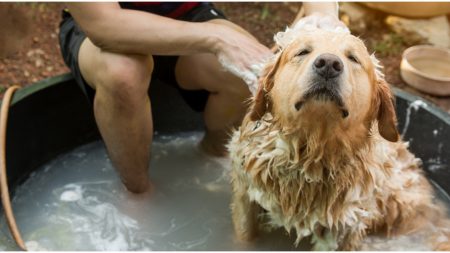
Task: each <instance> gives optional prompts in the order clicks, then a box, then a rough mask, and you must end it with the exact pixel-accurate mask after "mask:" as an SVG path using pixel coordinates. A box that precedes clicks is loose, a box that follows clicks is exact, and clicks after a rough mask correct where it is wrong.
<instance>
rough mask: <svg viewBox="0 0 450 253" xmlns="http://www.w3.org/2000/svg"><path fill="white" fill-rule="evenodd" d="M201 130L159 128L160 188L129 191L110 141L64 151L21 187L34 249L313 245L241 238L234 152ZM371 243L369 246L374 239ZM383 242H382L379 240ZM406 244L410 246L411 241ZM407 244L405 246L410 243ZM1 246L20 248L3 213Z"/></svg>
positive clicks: (155, 171)
mask: <svg viewBox="0 0 450 253" xmlns="http://www.w3.org/2000/svg"><path fill="white" fill-rule="evenodd" d="M200 138H201V133H198V132H194V133H192V132H191V133H183V134H181V135H177V136H173V135H172V136H168V135H161V136H159V135H157V136H155V140H154V143H153V146H152V161H151V166H150V176H151V178H152V180H153V183H154V185H155V191H154V192H153V193H152V194H150V195H148V194H147V195H139V196H138V195H133V194H130V193H129V192H127V191H126V190H125V188H124V187H123V185H122V184H121V182H120V180H119V178H118V176H117V173H116V172H115V170H114V168H113V167H112V165H111V162H110V160H109V159H108V156H107V154H106V150H105V148H104V145H103V143H101V142H94V143H91V144H88V145H85V146H82V147H79V148H77V149H75V150H73V151H72V152H69V153H67V154H64V155H62V156H60V157H57V158H56V159H54V160H53V161H51V162H49V163H48V164H46V165H44V166H42V168H41V169H40V170H37V171H36V173H33V174H32V176H31V177H30V178H29V179H28V180H27V181H26V182H25V183H24V184H22V185H21V186H19V187H18V188H17V189H16V194H15V197H14V199H13V208H14V211H15V215H16V219H17V222H18V225H19V228H20V230H21V232H22V236H23V237H24V240H25V242H26V245H27V247H28V248H29V249H30V250H35V251H41V250H102V251H103V250H107V251H116V250H129V251H133V250H294V249H297V250H307V249H309V247H310V246H309V244H308V242H307V241H305V243H301V244H300V245H299V248H295V247H294V245H293V243H294V241H295V238H294V237H295V236H293V235H291V236H289V235H287V234H286V232H284V231H283V230H274V231H271V232H264V233H261V234H260V236H259V238H258V239H257V240H255V241H254V242H251V243H240V242H238V241H237V240H236V239H235V237H234V233H233V229H232V223H231V217H230V207H229V203H230V197H231V194H230V191H231V186H230V183H229V170H230V167H229V166H230V161H229V160H228V159H224V158H221V159H216V158H212V157H209V156H207V155H205V154H204V153H203V152H202V151H201V150H200V149H199V148H198V142H199V140H200ZM405 240H407V239H406V238H403V237H402V238H399V239H397V240H394V241H392V240H391V241H389V240H387V239H385V238H380V239H378V238H369V239H367V240H366V244H365V245H366V246H365V249H368V250H370V249H374V250H376V249H379V248H380V247H381V246H379V245H384V244H386V245H390V246H389V247H391V248H386V250H391V249H417V250H419V249H422V248H421V246H420V245H417V247H415V246H414V247H413V248H410V247H409V246H410V245H415V244H413V243H414V242H416V241H417V238H414V237H412V239H410V240H411V241H405ZM367 244H368V246H367ZM377 245H378V246H377ZM405 245H408V248H406V246H405ZM402 247H404V248H402ZM0 250H17V248H16V247H15V245H14V243H13V241H12V239H11V237H10V236H9V233H8V228H7V225H6V222H5V219H4V217H1V218H0Z"/></svg>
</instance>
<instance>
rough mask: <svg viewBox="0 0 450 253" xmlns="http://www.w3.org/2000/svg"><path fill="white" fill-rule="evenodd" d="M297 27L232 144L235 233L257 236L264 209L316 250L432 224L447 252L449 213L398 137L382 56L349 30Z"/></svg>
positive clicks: (434, 237) (348, 246)
mask: <svg viewBox="0 0 450 253" xmlns="http://www.w3.org/2000/svg"><path fill="white" fill-rule="evenodd" d="M288 33H290V34H288ZM296 34H298V36H297V35H296ZM296 34H294V33H292V32H289V31H288V32H286V34H282V35H283V36H284V37H283V38H282V42H283V43H279V45H281V48H280V50H279V52H278V53H277V55H276V57H275V58H274V59H273V61H271V62H270V63H269V64H267V66H266V69H265V70H264V74H263V75H262V78H261V81H260V84H259V88H258V91H257V93H256V95H255V97H254V98H253V99H252V101H251V106H250V110H249V112H248V113H247V115H246V116H245V118H244V121H243V123H242V125H241V127H240V128H239V129H238V130H236V131H234V133H233V135H232V139H231V141H230V143H229V146H228V149H229V152H230V156H231V159H232V172H231V173H232V174H231V175H232V185H233V198H232V205H231V208H232V217H233V223H234V228H235V232H236V234H237V236H238V237H239V238H240V239H243V240H250V239H252V238H253V237H254V236H255V235H256V232H257V228H258V221H259V220H260V219H259V218H260V217H261V216H262V217H265V218H266V219H268V222H269V224H270V225H272V226H275V227H284V228H285V229H286V230H287V231H288V232H290V231H291V230H294V231H295V232H296V238H297V240H296V243H298V242H299V241H300V240H301V239H302V238H304V237H306V236H310V237H311V242H312V244H313V245H314V246H313V247H314V249H316V250H335V249H340V250H354V249H358V248H359V247H360V246H361V241H362V239H363V238H364V237H365V235H367V234H368V233H384V234H386V235H387V236H395V235H398V234H406V233H412V232H414V231H417V230H421V229H424V227H425V226H426V224H428V223H431V224H434V225H435V226H437V227H435V228H434V230H433V231H434V232H433V233H432V234H430V238H429V239H430V242H431V243H432V244H433V247H434V248H435V249H443V250H445V249H447V250H448V249H450V244H449V242H448V238H449V235H450V232H449V229H450V227H449V223H448V220H446V219H445V217H444V216H445V211H444V209H443V208H442V207H441V206H440V205H438V204H436V203H435V202H436V201H435V200H434V197H433V189H432V187H431V185H430V183H429V182H428V181H427V179H426V178H425V177H424V175H423V172H422V170H421V169H420V168H419V162H420V160H419V159H417V158H415V157H414V155H412V154H411V153H410V152H409V151H408V150H407V144H406V143H404V142H402V141H398V140H399V134H398V132H397V127H396V123H397V122H396V121H397V120H396V114H395V110H394V104H393V103H394V102H393V96H392V93H391V91H390V88H389V85H388V84H387V83H386V82H385V81H384V77H383V75H382V73H381V72H380V68H379V66H378V62H377V61H376V59H375V58H374V57H373V56H371V55H369V54H368V52H367V49H366V47H365V46H364V43H363V42H362V41H361V40H360V39H358V38H356V37H354V36H352V35H350V34H349V33H346V32H332V31H324V30H313V31H306V30H305V31H302V32H300V33H299V32H297V33H296ZM279 37H280V36H279ZM280 40H281V39H280Z"/></svg>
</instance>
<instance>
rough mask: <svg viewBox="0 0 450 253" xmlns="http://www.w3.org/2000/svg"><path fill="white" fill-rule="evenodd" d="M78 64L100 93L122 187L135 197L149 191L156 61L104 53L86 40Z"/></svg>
mask: <svg viewBox="0 0 450 253" xmlns="http://www.w3.org/2000/svg"><path fill="white" fill-rule="evenodd" d="M78 59H79V66H80V70H81V73H82V75H83V77H84V79H85V80H86V82H87V83H88V84H89V85H90V86H91V87H93V88H94V89H95V90H96V93H95V98H94V114H95V119H96V121H97V125H98V128H99V130H100V133H101V135H102V137H103V140H104V142H105V144H106V147H107V150H108V153H109V156H110V158H111V160H112V162H113V164H114V166H115V167H116V169H117V170H118V172H119V174H120V178H121V180H122V182H123V183H124V184H125V186H126V187H127V189H128V190H129V191H131V192H134V193H141V192H145V191H147V190H148V189H149V186H150V185H149V177H148V166H149V160H150V147H151V141H152V135H153V123H152V116H151V108H150V100H149V98H148V93H147V90H148V87H149V83H150V79H151V73H152V70H153V60H152V57H151V56H148V57H146V56H140V55H122V54H115V53H110V52H105V51H102V50H101V49H99V48H98V47H96V46H95V45H94V44H92V42H91V41H90V40H89V39H85V41H84V42H83V43H82V45H81V47H80V51H79V57H78Z"/></svg>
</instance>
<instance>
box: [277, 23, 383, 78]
mask: <svg viewBox="0 0 450 253" xmlns="http://www.w3.org/2000/svg"><path fill="white" fill-rule="evenodd" d="M318 22H319V21H318V20H317V19H316V20H309V21H306V22H304V21H303V20H300V21H299V22H297V24H295V25H294V26H293V27H286V30H285V31H283V32H278V33H276V34H275V36H274V38H273V39H274V41H275V43H276V45H277V46H278V49H279V52H278V53H277V55H276V56H278V55H279V54H280V53H281V52H282V51H283V49H285V48H286V47H288V46H289V45H290V44H291V43H292V42H294V41H295V40H296V39H297V38H299V37H301V36H302V35H305V34H306V33H320V32H324V31H326V32H333V33H336V34H349V35H350V34H351V33H350V30H349V29H348V28H347V27H342V26H334V25H331V24H327V23H326V22H322V23H320V25H319V24H318ZM370 59H371V60H372V63H373V66H374V67H375V75H376V77H377V79H379V80H381V79H384V74H383V71H382V69H383V66H381V64H380V61H379V60H378V59H377V58H376V57H375V53H373V54H372V55H371V56H370Z"/></svg>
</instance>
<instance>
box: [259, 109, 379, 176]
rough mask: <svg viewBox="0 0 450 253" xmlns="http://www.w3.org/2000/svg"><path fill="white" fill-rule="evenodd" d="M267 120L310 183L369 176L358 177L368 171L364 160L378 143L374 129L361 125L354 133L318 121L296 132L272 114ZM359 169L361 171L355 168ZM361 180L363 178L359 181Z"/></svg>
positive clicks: (269, 127)
mask: <svg viewBox="0 0 450 253" xmlns="http://www.w3.org/2000/svg"><path fill="white" fill-rule="evenodd" d="M267 115H268V116H267ZM264 120H265V122H266V124H268V128H267V131H268V132H278V136H279V138H281V139H283V140H285V141H286V142H288V143H289V145H290V147H289V149H290V150H291V151H290V152H292V154H291V155H290V161H289V163H290V164H292V165H296V166H297V167H301V168H302V170H303V172H304V173H305V174H304V175H305V176H306V177H308V180H310V181H323V180H325V179H326V178H336V177H343V178H355V177H358V178H359V177H360V176H361V177H362V176H363V175H362V174H364V173H365V172H362V174H361V175H358V174H359V173H358V172H359V171H364V170H365V167H366V165H365V164H364V163H363V162H362V160H363V159H364V158H366V157H367V156H368V155H369V153H370V150H371V149H372V146H373V144H374V141H373V138H371V136H370V130H369V129H370V126H366V125H363V124H361V125H360V126H357V127H355V126H353V127H352V129H351V131H350V130H349V129H343V128H342V127H340V126H339V125H337V124H334V125H333V124H330V123H329V122H320V121H316V122H298V125H297V127H296V128H295V129H286V128H283V126H282V125H283V124H280V123H279V122H280V121H279V120H278V119H273V118H272V116H271V115H270V114H266V116H265V117H264V118H263V119H262V121H264ZM257 124H258V123H257ZM358 161H360V162H358ZM352 163H353V164H352ZM356 163H358V164H356ZM359 163H361V164H359ZM356 167H358V169H354V168H356ZM359 180H363V179H362V178H361V179H358V180H356V181H359ZM353 182H354V181H353Z"/></svg>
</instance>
